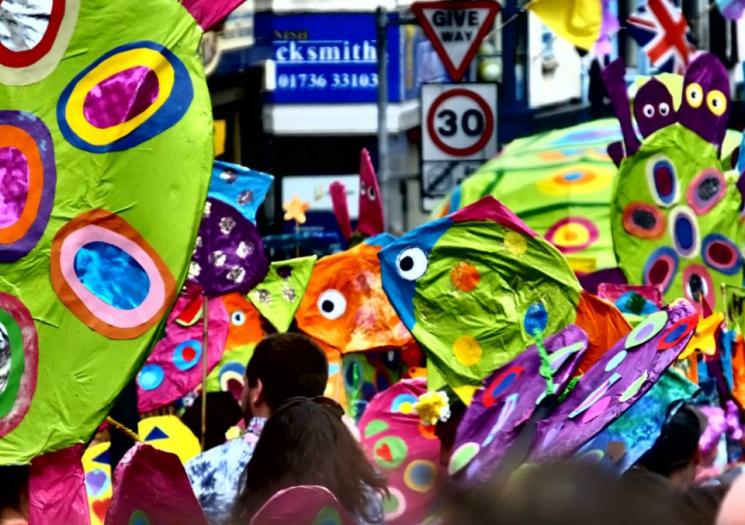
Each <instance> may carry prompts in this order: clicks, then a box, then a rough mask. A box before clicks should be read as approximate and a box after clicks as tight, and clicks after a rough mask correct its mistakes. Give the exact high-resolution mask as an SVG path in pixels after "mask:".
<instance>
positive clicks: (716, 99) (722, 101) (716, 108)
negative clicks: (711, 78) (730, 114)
mask: <svg viewBox="0 0 745 525" xmlns="http://www.w3.org/2000/svg"><path fill="white" fill-rule="evenodd" d="M706 105H707V106H708V107H709V111H711V112H712V113H713V114H714V115H715V116H717V117H721V116H722V115H723V114H724V112H725V111H726V109H727V97H725V96H724V93H722V92H721V91H719V90H718V89H712V90H711V91H709V92H708V93H707V94H706Z"/></svg>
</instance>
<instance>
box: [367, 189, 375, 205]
mask: <svg viewBox="0 0 745 525" xmlns="http://www.w3.org/2000/svg"><path fill="white" fill-rule="evenodd" d="M367 198H368V199H370V200H371V201H374V200H375V188H373V187H372V186H370V187H369V188H367Z"/></svg>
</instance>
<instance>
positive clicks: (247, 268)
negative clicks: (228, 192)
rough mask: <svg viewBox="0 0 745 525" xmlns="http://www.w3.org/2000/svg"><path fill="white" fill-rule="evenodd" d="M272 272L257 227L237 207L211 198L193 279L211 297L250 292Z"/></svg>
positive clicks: (193, 265)
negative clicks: (269, 271)
mask: <svg viewBox="0 0 745 525" xmlns="http://www.w3.org/2000/svg"><path fill="white" fill-rule="evenodd" d="M268 270H269V261H268V260H267V258H266V255H265V254H264V244H263V242H262V240H261V235H260V234H259V230H258V228H257V227H256V225H255V224H253V223H252V222H251V221H250V220H248V219H247V218H246V217H245V216H244V215H243V213H242V212H241V211H240V210H239V209H238V208H236V207H234V206H232V205H230V204H227V203H226V202H224V201H222V200H219V199H216V198H214V197H209V198H208V199H207V202H206V203H205V206H204V214H203V216H202V223H201V224H200V226H199V234H198V235H197V240H196V248H195V249H194V257H193V260H192V263H191V265H190V266H189V280H190V281H191V282H194V283H197V284H199V285H200V286H201V287H202V289H203V290H204V293H205V294H206V295H209V296H215V295H222V294H226V293H230V292H241V293H246V292H248V291H249V290H250V289H251V288H253V287H254V286H256V285H257V284H258V283H260V282H261V281H262V280H263V279H264V276H265V275H266V273H267V271H268Z"/></svg>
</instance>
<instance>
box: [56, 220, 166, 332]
mask: <svg viewBox="0 0 745 525" xmlns="http://www.w3.org/2000/svg"><path fill="white" fill-rule="evenodd" d="M50 267H51V268H50V277H51V281H52V286H53V287H54V291H55V292H56V293H57V297H59V299H60V301H62V303H64V305H65V306H66V307H67V309H68V310H70V311H71V312H72V313H73V314H75V315H76V316H77V317H78V319H80V321H81V322H83V323H85V324H86V325H88V326H89V327H90V328H91V329H93V330H95V331H96V332H98V333H100V334H101V335H103V336H105V337H108V338H109V339H134V338H136V337H139V336H140V335H142V334H144V333H145V332H147V331H148V330H149V329H150V328H152V327H153V326H155V325H156V324H157V323H159V322H160V319H161V318H162V316H163V315H164V314H165V312H166V310H167V308H168V306H169V305H170V301H171V300H172V298H173V296H174V294H175V285H176V283H175V280H174V278H173V276H172V275H171V273H170V270H169V269H168V267H167V266H166V264H165V262H164V261H163V260H162V259H161V258H160V256H159V255H158V253H157V252H156V251H155V250H154V249H153V247H152V246H150V245H149V244H148V243H147V241H146V240H145V239H144V238H143V237H142V236H141V235H140V234H139V232H137V231H136V230H135V229H134V228H132V226H131V225H130V224H129V223H127V222H126V221H125V220H124V219H122V218H121V217H119V216H118V215H116V214H113V213H110V212H108V211H106V210H92V211H90V212H87V213H84V214H82V215H79V216H77V217H75V218H74V219H73V220H71V221H69V222H68V223H67V224H65V225H64V226H63V227H62V228H61V229H60V230H59V232H57V235H56V236H55V237H54V240H53V241H52V255H51V261H50Z"/></svg>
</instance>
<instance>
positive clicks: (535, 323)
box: [523, 303, 548, 336]
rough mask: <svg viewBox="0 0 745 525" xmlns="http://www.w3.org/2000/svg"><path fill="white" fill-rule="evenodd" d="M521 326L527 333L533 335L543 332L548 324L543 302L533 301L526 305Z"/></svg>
mask: <svg viewBox="0 0 745 525" xmlns="http://www.w3.org/2000/svg"><path fill="white" fill-rule="evenodd" d="M523 326H524V327H525V331H526V332H527V333H528V335H531V336H535V335H537V334H542V333H543V331H544V330H545V329H546V326H548V312H547V311H546V307H545V306H544V304H543V303H533V304H531V305H530V306H528V310H527V312H525V317H524V318H523Z"/></svg>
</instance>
